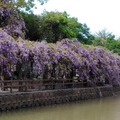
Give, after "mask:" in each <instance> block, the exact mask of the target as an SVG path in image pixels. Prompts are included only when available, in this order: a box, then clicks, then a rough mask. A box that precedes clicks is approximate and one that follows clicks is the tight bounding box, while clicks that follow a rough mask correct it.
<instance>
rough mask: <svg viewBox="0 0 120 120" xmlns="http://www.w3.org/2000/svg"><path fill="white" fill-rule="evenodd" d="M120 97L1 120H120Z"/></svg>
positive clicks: (4, 116)
mask: <svg viewBox="0 0 120 120" xmlns="http://www.w3.org/2000/svg"><path fill="white" fill-rule="evenodd" d="M119 104H120V97H113V98H105V99H101V100H93V101H85V102H79V103H74V104H66V105H57V106H52V107H45V108H31V109H25V110H19V111H12V112H8V113H1V114H0V120H120V105H119Z"/></svg>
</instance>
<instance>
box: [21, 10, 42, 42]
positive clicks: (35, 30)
mask: <svg viewBox="0 0 120 120" xmlns="http://www.w3.org/2000/svg"><path fill="white" fill-rule="evenodd" d="M20 14H21V15H22V18H23V19H24V22H25V26H26V30H25V33H26V35H25V38H26V39H29V40H39V39H41V35H40V28H39V21H40V17H39V16H37V15H34V14H27V13H24V12H20Z"/></svg>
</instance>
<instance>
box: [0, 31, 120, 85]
mask: <svg viewBox="0 0 120 120" xmlns="http://www.w3.org/2000/svg"><path fill="white" fill-rule="evenodd" d="M0 74H1V76H2V77H4V79H13V78H14V79H30V78H31V79H32V78H36V77H38V76H39V78H41V79H53V78H54V79H60V78H63V79H67V78H71V79H72V78H73V77H75V76H76V74H78V76H79V79H80V80H81V81H86V80H87V81H88V80H89V81H91V82H92V83H95V84H97V82H99V81H102V82H106V83H109V84H112V85H119V84H120V57H119V56H118V55H116V54H112V53H111V52H109V51H105V50H104V49H101V48H95V47H90V46H88V47H86V48H84V47H83V46H82V44H80V42H78V41H77V40H68V39H64V40H62V41H61V42H57V43H56V44H48V43H46V42H44V41H43V42H32V41H27V40H22V39H21V38H19V39H18V40H17V41H16V40H14V39H13V38H12V37H11V36H9V35H8V34H7V33H5V32H4V31H1V32H0Z"/></svg>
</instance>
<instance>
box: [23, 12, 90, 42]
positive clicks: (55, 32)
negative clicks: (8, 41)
mask: <svg viewBox="0 0 120 120" xmlns="http://www.w3.org/2000/svg"><path fill="white" fill-rule="evenodd" d="M22 16H23V18H24V21H25V23H26V27H27V29H28V32H27V36H26V37H27V38H29V39H30V40H43V39H45V40H46V41H47V42H54V43H55V42H57V41H59V40H61V39H64V38H78V39H79V40H80V41H81V42H83V43H90V39H92V35H91V34H90V32H89V29H88V27H87V25H86V24H81V23H79V22H78V20H77V19H76V18H74V17H70V16H69V15H68V14H67V13H66V12H46V11H45V12H44V13H43V14H42V15H41V16H36V15H33V14H27V13H24V14H22ZM32 31H34V32H36V33H37V34H36V37H34V36H35V35H34V32H32Z"/></svg>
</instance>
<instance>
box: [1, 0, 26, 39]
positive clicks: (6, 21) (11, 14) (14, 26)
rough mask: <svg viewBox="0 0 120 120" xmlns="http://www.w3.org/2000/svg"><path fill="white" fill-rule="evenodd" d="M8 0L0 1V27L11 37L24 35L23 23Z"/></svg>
mask: <svg viewBox="0 0 120 120" xmlns="http://www.w3.org/2000/svg"><path fill="white" fill-rule="evenodd" d="M11 2H12V1H10V0H2V1H0V27H2V28H3V29H4V31H5V32H7V33H8V34H9V35H11V36H13V37H19V36H20V37H22V38H24V37H25V29H26V28H25V23H24V20H23V19H22V17H21V16H20V15H19V14H18V11H17V10H16V9H15V7H14V6H13V5H12V4H11Z"/></svg>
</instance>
